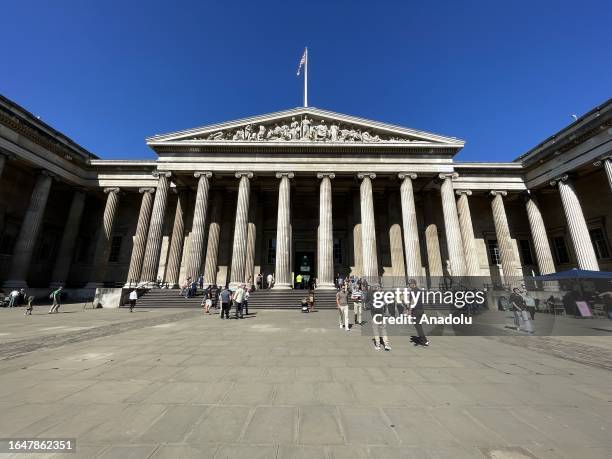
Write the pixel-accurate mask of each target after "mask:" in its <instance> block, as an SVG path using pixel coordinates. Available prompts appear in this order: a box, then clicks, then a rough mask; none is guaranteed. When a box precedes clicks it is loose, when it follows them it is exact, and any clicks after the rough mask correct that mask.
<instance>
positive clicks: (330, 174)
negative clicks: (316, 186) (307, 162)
mask: <svg viewBox="0 0 612 459" xmlns="http://www.w3.org/2000/svg"><path fill="white" fill-rule="evenodd" d="M324 177H327V178H329V179H333V178H336V174H334V173H333V172H317V178H318V179H319V180H320V179H322V178H324Z"/></svg>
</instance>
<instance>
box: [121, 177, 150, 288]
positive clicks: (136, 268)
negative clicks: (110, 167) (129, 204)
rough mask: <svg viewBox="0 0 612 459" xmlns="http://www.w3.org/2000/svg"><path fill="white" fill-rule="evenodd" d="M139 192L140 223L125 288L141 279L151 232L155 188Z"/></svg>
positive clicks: (142, 189) (137, 227)
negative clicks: (148, 235)
mask: <svg viewBox="0 0 612 459" xmlns="http://www.w3.org/2000/svg"><path fill="white" fill-rule="evenodd" d="M138 192H139V193H142V199H141V201H140V212H139V213H138V224H137V225H136V234H135V235H134V243H133V246H132V257H131V258H130V268H129V270H128V277H127V282H126V283H125V288H130V287H133V286H135V285H133V284H138V281H139V279H140V272H141V270H142V261H143V258H144V253H145V245H146V243H147V233H148V232H149V220H150V219H151V207H153V193H155V188H140V189H139V190H138Z"/></svg>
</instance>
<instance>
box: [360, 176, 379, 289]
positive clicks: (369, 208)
mask: <svg viewBox="0 0 612 459" xmlns="http://www.w3.org/2000/svg"><path fill="white" fill-rule="evenodd" d="M357 178H358V179H359V180H361V186H360V187H359V195H360V198H361V246H362V262H363V277H365V278H366V279H367V281H368V282H369V283H370V284H372V285H378V284H379V283H380V282H379V279H378V254H377V252H376V227H375V222H374V197H373V196H372V180H373V179H375V178H376V174H374V173H369V172H366V173H359V174H357Z"/></svg>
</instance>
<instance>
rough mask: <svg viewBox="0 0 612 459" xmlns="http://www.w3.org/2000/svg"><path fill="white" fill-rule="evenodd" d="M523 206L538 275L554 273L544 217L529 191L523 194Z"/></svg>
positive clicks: (553, 263)
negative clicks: (536, 262) (538, 271)
mask: <svg viewBox="0 0 612 459" xmlns="http://www.w3.org/2000/svg"><path fill="white" fill-rule="evenodd" d="M525 207H526V209H527V218H528V219H529V228H530V229H531V238H532V239H533V245H534V248H535V254H536V260H537V261H538V268H539V270H540V275H543V274H550V273H554V272H555V262H554V261H553V256H552V251H551V250H550V244H549V242H548V235H547V233H546V227H545V226H544V219H543V218H542V213H541V212H540V205H539V203H538V200H537V199H536V197H535V196H534V195H533V194H532V193H531V192H528V194H526V195H525Z"/></svg>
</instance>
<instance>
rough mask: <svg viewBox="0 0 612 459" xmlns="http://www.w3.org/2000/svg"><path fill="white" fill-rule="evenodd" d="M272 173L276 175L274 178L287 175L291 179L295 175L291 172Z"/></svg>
mask: <svg viewBox="0 0 612 459" xmlns="http://www.w3.org/2000/svg"><path fill="white" fill-rule="evenodd" d="M274 175H275V176H276V178H283V177H287V178H289V179H292V178H293V177H295V174H294V173H293V172H277V173H276V174H274Z"/></svg>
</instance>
